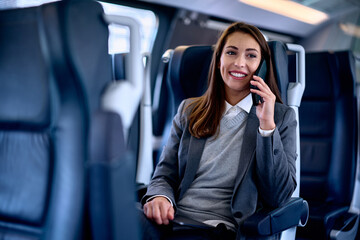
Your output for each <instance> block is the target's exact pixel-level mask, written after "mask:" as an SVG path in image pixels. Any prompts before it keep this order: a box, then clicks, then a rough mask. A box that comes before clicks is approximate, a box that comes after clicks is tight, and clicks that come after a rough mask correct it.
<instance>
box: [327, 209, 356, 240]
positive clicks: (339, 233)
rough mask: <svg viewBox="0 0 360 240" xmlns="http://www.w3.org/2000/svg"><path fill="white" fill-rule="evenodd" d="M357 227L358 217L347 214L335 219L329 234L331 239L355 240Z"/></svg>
mask: <svg viewBox="0 0 360 240" xmlns="http://www.w3.org/2000/svg"><path fill="white" fill-rule="evenodd" d="M358 225H359V215H358V214H356V213H350V212H347V213H345V214H344V215H342V216H341V217H339V218H338V219H336V221H335V224H334V227H333V228H332V230H331V232H330V238H331V239H337V240H342V239H344V240H345V239H355V237H356V234H357V231H358Z"/></svg>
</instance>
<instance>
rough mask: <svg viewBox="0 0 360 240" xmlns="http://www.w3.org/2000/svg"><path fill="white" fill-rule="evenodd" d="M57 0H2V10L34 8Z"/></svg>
mask: <svg viewBox="0 0 360 240" xmlns="http://www.w3.org/2000/svg"><path fill="white" fill-rule="evenodd" d="M55 1H56V0H0V9H10V8H25V7H34V6H38V5H41V4H44V3H48V2H55Z"/></svg>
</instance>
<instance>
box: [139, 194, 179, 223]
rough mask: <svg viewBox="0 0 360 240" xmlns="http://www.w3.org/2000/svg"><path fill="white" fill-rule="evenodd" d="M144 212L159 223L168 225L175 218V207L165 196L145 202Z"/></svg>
mask: <svg viewBox="0 0 360 240" xmlns="http://www.w3.org/2000/svg"><path fill="white" fill-rule="evenodd" d="M144 214H145V215H146V217H147V218H149V219H151V220H153V221H155V222H156V223H157V224H159V225H161V224H164V225H168V224H169V221H170V220H173V219H174V208H173V206H171V203H170V202H169V201H168V200H167V199H166V198H165V197H155V198H154V199H152V200H150V201H149V202H147V203H145V205H144Z"/></svg>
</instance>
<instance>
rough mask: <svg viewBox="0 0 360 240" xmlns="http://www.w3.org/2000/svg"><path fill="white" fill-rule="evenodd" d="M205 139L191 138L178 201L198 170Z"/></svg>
mask: <svg viewBox="0 0 360 240" xmlns="http://www.w3.org/2000/svg"><path fill="white" fill-rule="evenodd" d="M205 142H206V138H195V137H193V136H191V138H190V144H189V151H188V154H187V161H186V167H185V173H184V178H183V179H182V181H181V184H180V188H179V190H180V194H179V199H181V198H182V196H183V195H184V193H185V192H186V190H187V189H188V188H189V187H190V185H191V183H192V182H193V180H194V178H195V174H196V172H197V170H198V168H199V163H200V159H201V155H202V153H203V151H204V147H205Z"/></svg>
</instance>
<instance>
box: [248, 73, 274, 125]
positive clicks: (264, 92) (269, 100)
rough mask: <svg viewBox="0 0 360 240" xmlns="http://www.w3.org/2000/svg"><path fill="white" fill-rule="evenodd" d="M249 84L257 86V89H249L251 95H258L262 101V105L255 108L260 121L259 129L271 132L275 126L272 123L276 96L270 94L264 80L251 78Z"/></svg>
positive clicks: (256, 77) (255, 77)
mask: <svg viewBox="0 0 360 240" xmlns="http://www.w3.org/2000/svg"><path fill="white" fill-rule="evenodd" d="M253 79H254V80H255V81H254V80H251V81H250V84H252V85H254V86H257V87H258V88H259V90H257V89H250V91H251V92H252V93H256V94H258V95H259V96H260V97H262V99H263V103H260V104H259V105H257V106H256V116H257V117H258V119H259V121H260V128H261V129H262V130H273V129H274V128H275V127H276V125H275V121H274V108H275V101H276V96H275V95H274V94H273V93H272V92H271V90H270V88H269V86H268V85H267V84H266V83H265V82H264V80H263V79H262V78H260V77H258V76H253Z"/></svg>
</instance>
